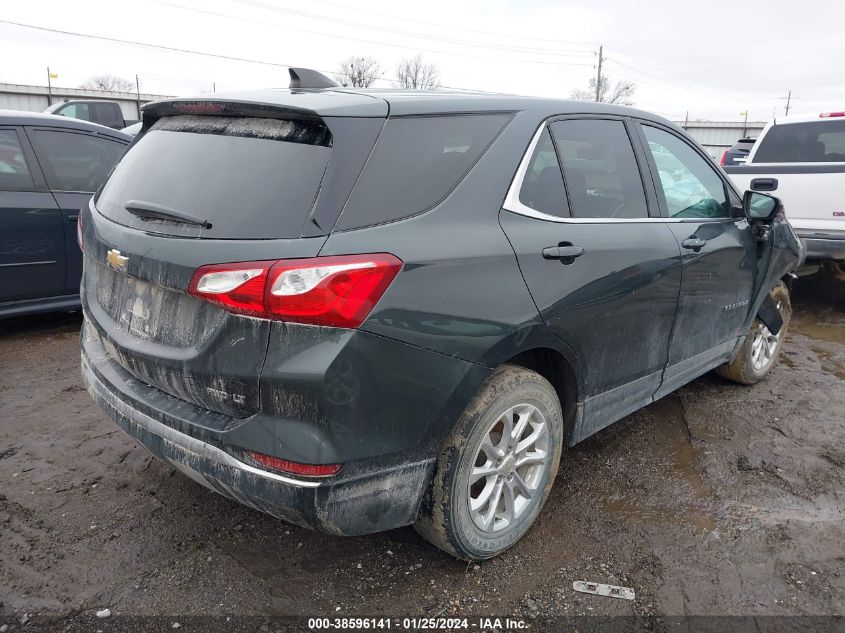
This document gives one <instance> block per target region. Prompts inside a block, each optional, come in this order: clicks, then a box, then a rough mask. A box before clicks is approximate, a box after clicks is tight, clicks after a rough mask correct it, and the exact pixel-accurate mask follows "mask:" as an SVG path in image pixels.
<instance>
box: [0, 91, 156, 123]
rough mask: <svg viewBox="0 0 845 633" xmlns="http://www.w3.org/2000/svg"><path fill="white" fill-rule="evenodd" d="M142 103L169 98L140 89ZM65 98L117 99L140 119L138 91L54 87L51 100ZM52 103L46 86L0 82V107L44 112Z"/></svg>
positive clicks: (125, 114) (128, 115) (129, 117)
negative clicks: (146, 92)
mask: <svg viewBox="0 0 845 633" xmlns="http://www.w3.org/2000/svg"><path fill="white" fill-rule="evenodd" d="M140 96H141V104H142V105H143V104H145V103H148V102H150V101H158V100H159V99H166V98H167V97H166V96H165V95H153V94H144V93H141V95H140ZM65 99H69V100H72V99H104V100H107V101H117V102H118V103H119V104H120V109H121V111H122V112H123V118H124V119H127V120H131V121H134V120H137V119H138V96H137V95H136V94H135V93H126V92H109V91H106V90H86V89H83V88H53V89H52V101H53V103H58V102H59V101H64V100H65ZM48 105H49V101H48V96H47V86H27V85H22V84H3V83H0V110H26V111H28V112H43V111H44V110H45V109H46V108H47V107H48Z"/></svg>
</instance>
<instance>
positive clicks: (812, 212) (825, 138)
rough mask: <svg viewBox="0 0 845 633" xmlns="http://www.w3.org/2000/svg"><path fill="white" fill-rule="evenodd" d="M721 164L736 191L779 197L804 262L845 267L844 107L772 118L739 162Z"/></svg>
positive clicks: (840, 270)
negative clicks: (842, 109)
mask: <svg viewBox="0 0 845 633" xmlns="http://www.w3.org/2000/svg"><path fill="white" fill-rule="evenodd" d="M724 170H725V171H726V172H727V173H728V174H729V175H730V177H731V179H732V180H733V181H734V183H736V185H737V188H738V189H739V190H740V191H745V190H747V189H751V190H753V191H763V192H766V193H770V194H771V195H774V196H777V197H778V198H780V199H781V201H782V202H783V205H784V209H785V210H786V217H787V219H788V220H789V223H790V224H792V226H793V228H794V229H795V232H796V233H797V234H798V236H799V237H800V238H801V241H802V242H804V248H805V251H806V253H807V259H806V261H807V264H808V265H809V266H811V267H812V268H818V267H819V266H822V265H828V266H832V267H834V269H835V270H836V271H837V272H838V273H840V274H841V273H845V111H843V112H823V113H821V114H819V113H816V114H801V115H792V116H785V117H780V118H777V119H775V120H773V121H772V122H771V123H769V124H768V125H767V126H766V127H765V129H764V130H763V132H762V133H761V134H760V137H759V138H758V139H757V142H756V143H755V144H754V147H753V148H752V150H751V153H750V154H749V155H748V160H747V162H746V163H745V164H744V165H737V166H734V167H724ZM808 272H810V270H808Z"/></svg>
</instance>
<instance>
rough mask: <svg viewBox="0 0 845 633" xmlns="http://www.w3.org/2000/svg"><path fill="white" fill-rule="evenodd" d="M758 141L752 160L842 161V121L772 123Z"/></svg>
mask: <svg viewBox="0 0 845 633" xmlns="http://www.w3.org/2000/svg"><path fill="white" fill-rule="evenodd" d="M759 142H760V147H758V148H757V153H756V154H755V155H754V162H755V163H841V162H845V120H839V121H808V122H806V123H784V124H781V125H773V126H772V127H771V128H769V131H768V132H767V133H766V135H765V136H763V138H762V139H761V140H760V141H759Z"/></svg>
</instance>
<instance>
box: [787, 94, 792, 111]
mask: <svg viewBox="0 0 845 633" xmlns="http://www.w3.org/2000/svg"><path fill="white" fill-rule="evenodd" d="M790 101H792V91H791V90H790V91H789V94H788V95H786V114H787V115H788V114H789V102H790Z"/></svg>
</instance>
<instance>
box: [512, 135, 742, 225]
mask: <svg viewBox="0 0 845 633" xmlns="http://www.w3.org/2000/svg"><path fill="white" fill-rule="evenodd" d="M548 124H549V122H548V120H547V121H543V123H542V125H540V127H539V128H538V129H537V131H536V132H535V133H534V137H533V138H532V139H531V143H529V144H528V148H527V149H526V150H525V154H523V156H522V160H521V161H520V163H519V167H517V170H516V173H515V174H514V177H513V180H512V181H511V185H510V187H509V188H508V193H507V195H506V196H505V202H504V204H502V209H504V210H505V211H509V212H511V213H517V214H519V215H524V216H526V217H529V218H534V219H536V220H545V221H547V222H557V223H559V224H616V223H619V224H643V223H649V222H663V223H673V224H674V223H682V222H698V223H702V222H737V221H739V220H744V219H745V218H744V217H741V216H740V217H724V218H667V217H662V216H661V217H659V218H656V217H647V218H573V217H566V218H564V217H560V216H557V215H550V214H548V213H543V212H542V211H537V210H536V209H532V208H531V207H529V206H527V205H525V204H523V203H522V201H521V200H520V199H519V192H520V190H521V189H522V181H523V180H524V179H525V174H526V173H527V172H528V165H529V164H530V163H531V157H532V156H533V155H534V149H535V148H536V147H537V144H538V143H539V142H540V137H541V136H543V132H545V131H546V128H548ZM550 133H551V132H550Z"/></svg>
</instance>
